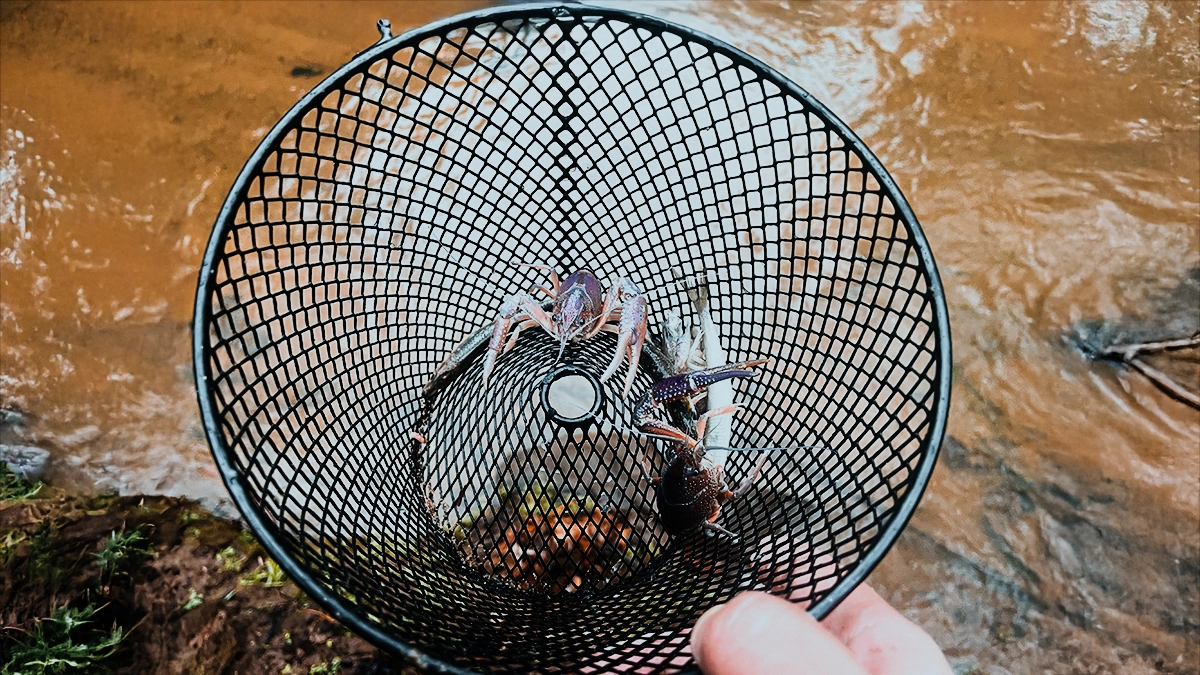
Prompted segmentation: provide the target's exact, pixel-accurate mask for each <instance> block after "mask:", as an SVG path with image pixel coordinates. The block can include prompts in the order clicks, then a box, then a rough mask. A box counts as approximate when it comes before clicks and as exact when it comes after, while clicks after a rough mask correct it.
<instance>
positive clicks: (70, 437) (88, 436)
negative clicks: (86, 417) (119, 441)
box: [58, 424, 104, 448]
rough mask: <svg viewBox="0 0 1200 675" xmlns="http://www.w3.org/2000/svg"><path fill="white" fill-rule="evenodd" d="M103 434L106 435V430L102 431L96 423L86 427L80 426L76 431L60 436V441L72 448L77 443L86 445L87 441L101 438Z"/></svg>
mask: <svg viewBox="0 0 1200 675" xmlns="http://www.w3.org/2000/svg"><path fill="white" fill-rule="evenodd" d="M103 435H104V432H103V431H100V427H98V426H96V425H94V424H90V425H88V426H86V427H80V428H78V429H76V430H75V431H72V432H71V433H69V434H65V435H63V436H59V437H58V442H59V443H61V444H63V445H65V446H67V447H69V448H72V447H75V446H77V445H84V444H86V443H91V442H92V441H94V440H96V439H98V438H100V437H101V436H103Z"/></svg>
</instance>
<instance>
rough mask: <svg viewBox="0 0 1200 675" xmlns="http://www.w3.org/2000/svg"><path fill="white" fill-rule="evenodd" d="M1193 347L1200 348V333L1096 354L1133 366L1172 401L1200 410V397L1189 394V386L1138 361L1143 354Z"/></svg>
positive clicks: (1119, 346)
mask: <svg viewBox="0 0 1200 675" xmlns="http://www.w3.org/2000/svg"><path fill="white" fill-rule="evenodd" d="M1191 347H1200V332H1197V333H1194V334H1192V336H1191V337H1186V338H1177V339H1174V340H1159V341H1157V342H1138V343H1133V344H1127V345H1109V346H1108V347H1102V348H1101V349H1099V350H1098V351H1096V357H1097V358H1101V359H1106V360H1109V361H1120V362H1121V363H1124V364H1127V365H1128V366H1129V367H1131V368H1133V369H1134V370H1136V371H1138V372H1139V373H1141V374H1142V375H1144V376H1146V378H1147V379H1149V380H1150V381H1151V382H1153V383H1154V384H1155V385H1156V386H1157V387H1158V388H1159V389H1161V390H1162V391H1163V392H1164V393H1165V394H1167V395H1168V396H1170V397H1171V398H1173V399H1175V400H1177V401H1180V402H1182V403H1186V404H1187V405H1190V406H1192V407H1193V408H1196V409H1200V396H1198V395H1197V394H1195V393H1193V392H1192V391H1189V390H1188V389H1187V388H1186V387H1184V386H1183V385H1181V384H1179V383H1178V382H1176V381H1175V380H1174V379H1172V378H1171V376H1169V375H1167V374H1166V373H1164V372H1162V371H1161V370H1158V369H1157V368H1154V367H1153V366H1151V365H1150V364H1148V363H1146V362H1145V361H1143V360H1142V359H1140V358H1138V357H1139V356H1141V355H1143V354H1157V353H1159V352H1166V351H1173V350H1176V349H1188V348H1191Z"/></svg>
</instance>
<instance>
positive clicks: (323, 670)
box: [308, 656, 342, 675]
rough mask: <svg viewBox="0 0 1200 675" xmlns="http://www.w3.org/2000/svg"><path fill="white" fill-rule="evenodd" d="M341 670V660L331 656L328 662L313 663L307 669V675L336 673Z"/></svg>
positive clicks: (334, 674)
mask: <svg viewBox="0 0 1200 675" xmlns="http://www.w3.org/2000/svg"><path fill="white" fill-rule="evenodd" d="M340 672H342V660H341V659H339V658H338V657H336V656H335V657H333V658H332V659H330V660H329V662H328V663H327V662H325V661H321V662H320V663H314V664H313V665H312V666H310V667H309V669H308V675H337V674H338V673H340Z"/></svg>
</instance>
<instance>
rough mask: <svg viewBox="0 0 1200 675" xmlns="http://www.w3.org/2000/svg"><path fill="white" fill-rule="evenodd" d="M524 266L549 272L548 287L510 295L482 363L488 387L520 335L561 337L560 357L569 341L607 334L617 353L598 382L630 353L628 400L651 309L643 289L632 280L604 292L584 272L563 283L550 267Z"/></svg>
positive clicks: (623, 279) (606, 377)
mask: <svg viewBox="0 0 1200 675" xmlns="http://www.w3.org/2000/svg"><path fill="white" fill-rule="evenodd" d="M521 267H532V268H535V269H540V270H545V271H547V272H549V273H550V288H546V287H545V286H543V285H541V284H538V285H536V286H534V287H533V288H532V289H530V292H528V293H518V294H516V295H510V296H508V297H507V298H506V299H505V300H504V303H503V304H501V305H500V312H499V314H498V315H497V316H496V320H495V322H494V323H493V325H492V337H491V340H490V341H489V342H488V348H487V356H486V357H484V361H483V385H484V386H485V387H486V386H487V383H488V379H489V377H490V376H491V374H492V369H493V368H494V367H495V365H496V359H497V358H498V357H499V356H500V354H501V353H503V352H507V351H508V350H510V349H512V348H513V346H514V345H516V343H517V338H518V337H519V336H520V335H521V331H522V330H524V329H526V328H534V327H537V326H540V327H541V328H542V329H543V330H545V331H546V332H547V333H549V334H550V335H551V336H553V337H555V338H558V342H559V349H558V355H559V357H560V358H561V357H562V352H563V349H564V348H565V347H566V345H567V343H568V342H583V341H584V340H589V339H591V338H592V337H594V336H596V335H597V334H599V333H600V332H601V331H607V332H611V333H617V335H618V338H617V353H616V356H614V357H613V361H612V363H611V364H610V365H609V367H608V370H607V371H605V373H604V375H603V376H602V377H601V378H600V380H601V381H602V382H603V381H604V380H607V379H608V378H610V377H612V375H613V374H614V373H616V372H617V369H618V368H619V367H620V365H621V362H622V361H623V360H624V359H625V356H626V354H628V356H629V371H628V373H627V374H626V376H625V388H624V395H625V396H628V395H629V390H630V388H631V387H632V386H633V380H634V376H635V375H636V374H637V366H638V360H639V358H640V357H641V354H642V346H643V344H644V343H645V340H646V317H647V313H648V308H647V303H646V298H645V297H644V296H643V295H642V290H641V289H640V288H638V286H637V284H635V283H633V282H632V281H630V280H629V279H626V278H624V277H619V278H618V279H617V281H616V283H614V284H613V285H612V287H611V288H609V289H608V292H607V293H606V292H604V291H603V289H602V288H601V286H600V280H599V279H597V278H596V275H595V274H593V273H592V272H591V271H590V270H588V269H586V268H585V269H581V270H579V271H578V272H574V273H572V274H569V275H567V278H566V279H564V280H563V281H562V282H559V279H558V273H557V272H555V271H554V270H553V269H552V268H550V267H546V266H544V265H521ZM534 292H541V293H543V294H545V295H547V296H549V297H550V298H551V299H552V300H553V301H554V304H553V306H552V307H551V310H550V313H547V312H546V310H545V308H543V307H542V305H540V304H538V302H537V300H536V299H534V297H533V295H532V294H533V293H534ZM616 321H619V323H618V325H617V326H616V327H614V326H612V325H611V324H612V323H613V322H616ZM510 330H511V331H512V335H511V336H509V331H510Z"/></svg>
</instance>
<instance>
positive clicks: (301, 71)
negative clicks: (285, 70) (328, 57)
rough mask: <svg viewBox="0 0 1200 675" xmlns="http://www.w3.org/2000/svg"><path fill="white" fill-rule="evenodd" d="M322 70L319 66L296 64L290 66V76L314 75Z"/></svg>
mask: <svg viewBox="0 0 1200 675" xmlns="http://www.w3.org/2000/svg"><path fill="white" fill-rule="evenodd" d="M322 72H324V71H322V70H321V68H320V66H296V67H295V68H292V77H316V76H318V75H320V74H321V73H322Z"/></svg>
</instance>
